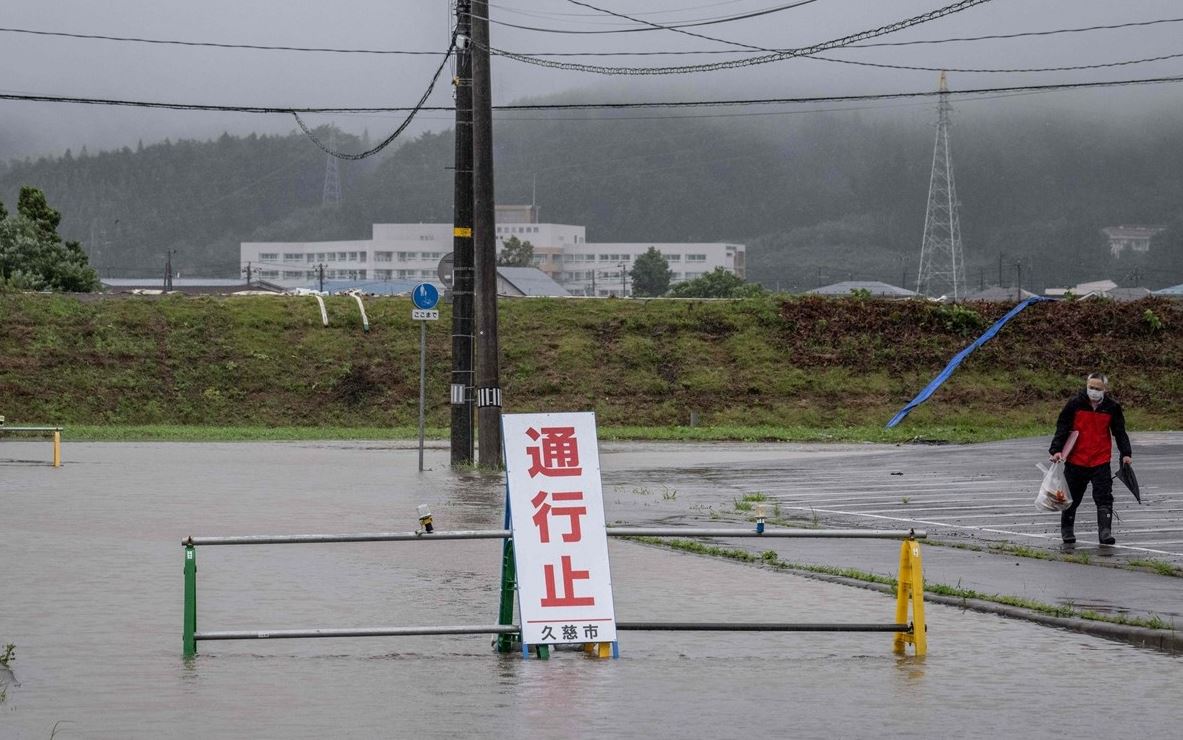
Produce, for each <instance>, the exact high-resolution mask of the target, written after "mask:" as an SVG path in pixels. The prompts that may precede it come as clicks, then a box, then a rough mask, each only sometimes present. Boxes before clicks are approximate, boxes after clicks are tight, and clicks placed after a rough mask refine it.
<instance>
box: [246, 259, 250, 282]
mask: <svg viewBox="0 0 1183 740" xmlns="http://www.w3.org/2000/svg"><path fill="white" fill-rule="evenodd" d="M246 284H247V286H248V287H249V286H250V284H251V263H250V262H248V263H246Z"/></svg>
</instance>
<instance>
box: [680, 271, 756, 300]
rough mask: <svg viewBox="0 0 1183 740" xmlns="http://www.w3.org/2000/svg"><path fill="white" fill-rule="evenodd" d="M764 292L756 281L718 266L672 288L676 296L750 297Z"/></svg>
mask: <svg viewBox="0 0 1183 740" xmlns="http://www.w3.org/2000/svg"><path fill="white" fill-rule="evenodd" d="M763 292H764V289H763V288H761V287H760V286H759V285H757V284H756V283H745V282H744V279H743V278H741V277H739V276H738V275H736V274H735V273H732V272H728V271H726V270H724V269H723V268H722V267H716V268H715V269H714V270H712V271H711V272H708V273H707V274H705V275H702V276H701V277H696V278H694V279H693V280H687V281H686V282H684V283H678V284H677V285H675V286H674V287H673V289H672V290H670V295H671V296H673V297H675V298H750V297H752V296H757V295H760V294H761V293H763Z"/></svg>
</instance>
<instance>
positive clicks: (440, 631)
mask: <svg viewBox="0 0 1183 740" xmlns="http://www.w3.org/2000/svg"><path fill="white" fill-rule="evenodd" d="M616 629H617V630H622V631H626V632H911V631H912V625H910V624H875V623H868V624H859V623H841V622H617V623H616ZM519 632H521V627H520V626H519V625H516V624H472V625H456V626H451V627H446V626H441V627H360V628H345V629H277V630H224V631H218V632H198V633H196V634H195V635H194V636H193V637H194V639H195V640H198V641H204V640H282V639H306V638H316V637H415V636H438V635H515V634H518V633H519Z"/></svg>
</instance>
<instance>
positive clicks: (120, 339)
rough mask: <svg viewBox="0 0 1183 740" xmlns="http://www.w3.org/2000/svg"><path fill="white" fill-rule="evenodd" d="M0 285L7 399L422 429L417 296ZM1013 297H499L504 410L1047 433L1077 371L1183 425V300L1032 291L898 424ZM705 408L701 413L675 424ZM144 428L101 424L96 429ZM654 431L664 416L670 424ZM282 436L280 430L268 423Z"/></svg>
mask: <svg viewBox="0 0 1183 740" xmlns="http://www.w3.org/2000/svg"><path fill="white" fill-rule="evenodd" d="M326 303H327V304H328V310H329V317H330V326H329V327H328V328H325V327H323V326H321V322H320V316H319V311H318V309H317V306H316V303H315V301H314V300H313V299H312V298H310V297H303V298H297V297H233V298H211V297H202V298H186V297H180V296H172V297H166V298H163V299H159V300H154V299H147V298H134V297H133V298H118V297H111V298H105V299H102V300H85V301H83V300H79V299H78V298H75V297H70V296H49V295H14V294H9V295H0V414H4V415H6V416H7V417H8V420H9V423H26V422H27V423H33V422H40V423H50V422H52V423H58V424H66V425H71V426H82V427H84V431H85V433H86V434H87V435H88V436H100V437H101V436H111V435H114V436H128V434H131V436H137V435H138V436H149V437H157V438H194V437H195V436H196V437H199V438H200V437H203V436H208V437H210V438H217V437H220V436H226V435H227V434H229V436H235V433H233V432H231V433H226V432H216V433H215V432H208V433H206V432H193V431H188V432H186V431H184V430H183V429H178V427H207V428H208V427H244V428H250V429H253V431H248V430H246V429H244V430H243V432H242V434H244V435H246V436H252V437H254V438H275V437H279V438H291V437H299V436H307V435H308V434H314V435H315V434H316V433H315V432H310V431H309V430H307V429H290V430H289V431H287V432H284V431H282V430H281V429H280V428H307V427H321V428H323V429H324V432H323V434H324V435H325V436H329V437H350V436H354V434H355V433H356V432H355V431H351V430H362V429H370V430H378V429H385V430H389V432H388V433H387V434H381V435H379V434H378V433H377V432H375V433H374V436H391V437H398V436H409V435H413V433H414V427H415V425H416V423H417V419H418V376H419V368H418V340H419V331H418V326H417V324H416V323H415V322H412V321H411V320H410V309H411V306H410V302H409V301H408V300H407V299H403V298H375V299H368V300H367V301H366V309H367V312H368V314H369V318H370V324H371V330H370V332H369V333H363V331H362V328H361V321H360V317H359V316H358V312H357V307H356V304H355V303H354V301H353V300H352V299H351V298H340V297H338V298H330V299H327V300H326ZM443 308H444V310H443V311H442V317H441V321H439V322H435V323H432V324H431V325H430V326H429V330H428V387H427V394H428V404H427V406H428V408H427V423H428V426H429V427H431V428H433V429H435V430H437V433H439V431H438V430H441V429H443V428H445V427H446V426H447V424H448V420H449V415H450V411H449V405H448V382H449V371H450V347H451V340H450V336H449V332H450V315H449V311H448V307H447V306H444V307H443ZM1006 310H1007V307H1006V306H1002V305H999V304H979V305H972V306H969V307H946V306H940V305H930V304H926V303H919V302H904V303H900V302H889V301H874V300H857V299H845V300H827V299H814V298H805V299H784V298H783V297H764V298H757V299H750V300H744V301H673V300H648V301H642V300H625V301H621V300H561V299H528V300H527V299H522V300H505V301H502V303H501V308H500V318H501V323H500V325H501V353H502V366H501V382H502V387H503V388H504V391H505V399H506V407H505V410H506V411H508V412H516V411H559V410H594V411H596V413H597V417H598V420H599V423H600V425H601V426H603V427H606V428H610V429H612V430H613V431H612V432H610V434H611V435H614V436H617V437H664V436H677V437H681V438H695V437H702V438H720V437H722V438H747V439H878V440H898V439H910V438H913V437H917V436H919V437H926V438H934V439H949V440H969V439H988V438H997V437H1001V436H1011V435H1016V434H1040V433H1046V432H1047V431H1048V430H1049V428H1050V425H1051V424H1053V423H1054V421H1055V415H1056V413H1057V412H1058V410H1059V408H1060V406H1061V405H1062V403H1063V401H1064V400H1065V398H1066V397H1067V395H1068V394H1069V393H1071V392H1072V391H1073V390H1075V389H1076V388H1078V387H1080V385H1081V377H1082V375H1083V374H1084V373H1086V372H1088V371H1090V370H1093V369H1096V368H1101V369H1103V370H1105V371H1106V372H1108V373H1110V375H1111V376H1112V379H1113V381H1114V386H1115V393H1116V395H1117V396H1118V398H1119V399H1121V400H1122V401H1123V402H1124V403H1125V404H1126V406H1127V416H1128V418H1129V422H1130V426H1131V428H1135V429H1151V428H1159V429H1161V428H1174V429H1178V428H1183V372H1181V371H1180V368H1183V303H1178V302H1170V301H1164V300H1145V301H1140V302H1138V303H1131V304H1115V303H1111V302H1105V301H1089V302H1075V303H1055V304H1039V305H1036V306H1033V307H1031V308H1029V309H1028V310H1027V311H1025V312H1023V313H1022V314H1020V316H1019V317H1017V318H1016V319H1015V320H1014V321H1012V322H1011V323H1010V324H1009V325H1008V326H1007V327H1006V328H1005V329H1004V330H1003V331H1002V332H1001V333H1000V334H999V335H998V336H997V337H996V338H995V339H994V340H992V341H991V342H990V343H988V344H986V345H985V346H984V347H983V348H982V349H980V350H979V351H978V352H976V353H975V354H974V355H972V356H971V357H970V358H969V359H967V360H966V362H965V363H963V365H962V367H961V369H960V370H958V372H957V373H956V374H954V376H953V378H952V379H951V380H950V381H949V382H947V383H946V384H945V385H944V386H943V387H942V388H941V389H940V390H939V391H938V392H937V393H936V394H935V395H934V396H933V398H932V399H931V400H930V401H929V402H928V403H927V404H925V405H924V406H922V407H921V408H920V409H918V410H917V411H915V412H913V414H912V415H911V416H910V417H909V418H908V419H907V420H906V421H905V422H904V423H903V424H902V425H901V426H900V428H899V429H898V430H896V431H893V432H891V433H887V432H883V431H882V426H883V425H884V424H885V423H886V422H887V420H888V419H889V418H891V416H892V415H893V414H894V413H895V411H897V410H898V409H899V408H900V407H901V406H902V405H903V404H904V403H906V402H907V401H908V400H909V399H911V398H912V396H914V395H915V394H916V393H917V392H918V391H919V390H920V389H921V388H923V387H924V386H925V384H927V383H928V381H929V380H930V379H931V378H932V377H933V376H934V375H935V374H936V373H937V372H939V371H940V369H941V368H942V367H944V365H945V363H946V362H948V360H949V359H950V358H951V357H952V356H953V355H954V354H956V353H957V352H958V351H959V350H960V349H961V348H962V347H964V346H965V345H966V344H968V343H969V342H970V341H972V340H973V338H974V337H976V336H977V335H978V334H979V333H980V332H981V331H982V330H983V329H984V328H985V327H986V326H988V325H989V324H990V322H992V321H994V320H995V319H996V318H998V317H999V316H1001V315H1002V313H1004V312H1005V311H1006ZM692 413H693V414H694V415H695V417H696V418H697V421H698V425H699V428H698V429H694V430H691V429H682V427H687V426H688V425H689V423H690V419H691V414H692ZM112 426H119V427H141V430H140V431H139V432H126V431H125V432H114V431H112V432H110V433H104V432H103V431H102V429H103V428H106V427H112ZM658 428H660V429H658ZM266 430H274V431H270V432H269V431H266Z"/></svg>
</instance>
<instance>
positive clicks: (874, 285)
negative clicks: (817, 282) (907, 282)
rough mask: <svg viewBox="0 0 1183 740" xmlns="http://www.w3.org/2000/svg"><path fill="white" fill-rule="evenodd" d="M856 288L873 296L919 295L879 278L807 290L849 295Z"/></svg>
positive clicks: (845, 281)
mask: <svg viewBox="0 0 1183 740" xmlns="http://www.w3.org/2000/svg"><path fill="white" fill-rule="evenodd" d="M856 290H865V291H868V292H869V293H870V294H871V295H873V296H885V297H892V298H911V297H913V296H916V295H918V294H917V293H916V291H914V290H906V289H904V288H900V287H897V286H895V285H889V284H888V283H882V282H879V281H878V280H844V281H842V282H840V283H834V284H832V285H823V286H822V287H820V288H814V289H813V290H810V291H806V292H807V293H810V294H813V295H829V296H848V295H850V294H851V293H853V292H854V291H856Z"/></svg>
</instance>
